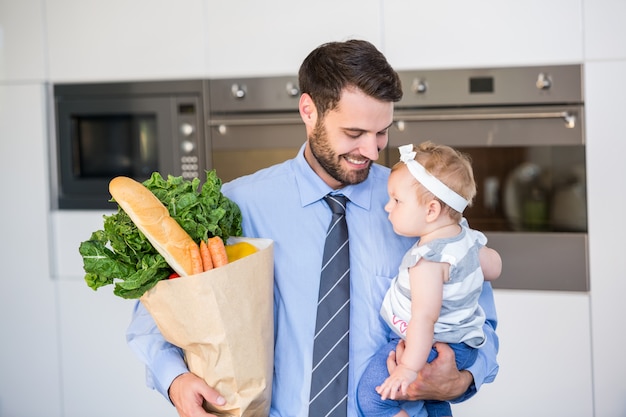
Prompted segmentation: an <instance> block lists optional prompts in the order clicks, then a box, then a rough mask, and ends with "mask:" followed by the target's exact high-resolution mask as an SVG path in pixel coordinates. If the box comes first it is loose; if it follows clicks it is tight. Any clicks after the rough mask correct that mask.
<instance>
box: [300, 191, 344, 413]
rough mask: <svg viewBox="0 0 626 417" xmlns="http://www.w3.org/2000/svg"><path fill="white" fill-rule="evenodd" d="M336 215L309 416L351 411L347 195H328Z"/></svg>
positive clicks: (324, 282) (321, 305)
mask: <svg viewBox="0 0 626 417" xmlns="http://www.w3.org/2000/svg"><path fill="white" fill-rule="evenodd" d="M324 200H326V203H327V204H328V206H329V207H330V209H331V211H332V213H333V216H332V220H331V222H330V226H329V227H328V232H327V234H326V243H325V245H324V256H323V261H322V273H321V279H320V291H319V301H318V304H317V320H316V324H315V342H314V345H313V374H312V380H311V400H310V402H309V417H325V416H329V417H330V416H332V417H341V416H346V414H347V403H348V341H349V335H350V334H349V325H350V252H349V246H348V225H347V223H346V216H345V210H346V204H347V202H348V199H347V198H346V197H345V196H343V195H330V194H329V195H327V196H326V197H324Z"/></svg>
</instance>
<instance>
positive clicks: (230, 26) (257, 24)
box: [207, 0, 380, 78]
mask: <svg viewBox="0 0 626 417" xmlns="http://www.w3.org/2000/svg"><path fill="white" fill-rule="evenodd" d="M208 2H209V7H208V12H207V16H208V26H207V28H208V42H209V45H208V51H209V65H210V71H209V75H210V76H211V77H215V78H218V77H230V76H256V75H292V74H296V73H297V72H298V68H299V67H300V64H301V62H302V61H303V60H304V58H305V57H306V56H307V55H308V53H309V52H310V51H311V50H313V49H314V48H316V47H317V46H319V45H320V44H322V43H324V42H329V41H342V40H346V39H349V38H361V39H366V40H368V41H370V42H372V43H374V44H376V45H377V46H380V41H379V39H380V1H379V0H343V1H336V0H319V1H316V2H314V3H301V2H293V1H291V0H271V1H258V2H254V1H247V0H233V1H228V2H225V1H219V0H208Z"/></svg>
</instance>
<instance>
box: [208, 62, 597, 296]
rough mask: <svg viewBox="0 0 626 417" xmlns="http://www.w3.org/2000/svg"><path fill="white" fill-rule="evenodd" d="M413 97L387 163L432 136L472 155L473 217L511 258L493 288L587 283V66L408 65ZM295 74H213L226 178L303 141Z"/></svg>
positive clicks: (405, 76) (217, 139)
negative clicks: (217, 76)
mask: <svg viewBox="0 0 626 417" xmlns="http://www.w3.org/2000/svg"><path fill="white" fill-rule="evenodd" d="M400 76H401V79H402V84H403V88H404V97H403V99H402V101H401V102H399V103H397V105H396V108H395V122H394V126H393V128H392V130H391V132H390V143H389V146H388V147H387V150H386V151H385V152H383V153H382V154H381V158H380V159H379V161H378V162H379V163H381V164H385V165H388V166H391V165H393V164H394V163H395V161H397V160H398V156H399V155H398V151H397V146H399V145H403V144H407V143H419V142H421V141H424V140H432V141H434V142H439V143H445V144H449V145H452V146H454V147H457V148H459V149H460V150H462V151H464V152H466V153H468V154H470V156H471V157H472V160H473V166H474V171H475V176H476V179H477V184H478V195H477V197H476V199H475V202H474V205H473V207H471V208H469V209H468V210H467V211H466V217H467V218H468V220H469V222H470V225H471V226H472V227H475V228H477V229H480V230H483V231H484V232H485V233H486V235H487V236H488V238H489V245H490V246H492V247H494V248H496V249H498V250H499V252H500V253H501V255H502V257H503V260H504V271H503V274H502V277H501V278H500V279H499V280H497V281H496V283H495V285H494V286H495V287H496V288H509V289H530V290H560V291H587V290H588V289H589V280H588V256H587V215H586V208H587V200H586V174H585V166H586V164H585V135H584V132H585V130H584V100H583V95H582V91H583V89H582V66H580V65H562V66H541V67H539V66H537V67H516V68H492V69H453V70H427V71H421V70H420V71H401V72H400ZM299 95H300V93H299V91H298V87H297V78H296V77H295V76H280V77H261V78H240V79H216V80H210V82H209V97H210V100H209V101H210V111H209V120H208V123H209V126H210V128H209V137H210V142H211V150H212V152H211V157H212V165H213V167H214V168H215V169H216V170H217V173H218V175H219V176H220V177H221V178H223V179H224V180H225V181H228V180H230V179H232V178H235V177H238V176H240V175H245V174H249V173H252V172H254V171H256V170H258V169H260V168H264V167H267V166H269V165H272V164H274V163H278V162H282V161H284V160H286V159H288V158H291V157H293V156H294V155H295V154H296V152H297V150H298V149H299V148H300V146H301V145H302V143H304V141H305V129H304V125H303V123H302V121H301V120H300V116H299V114H298V99H299Z"/></svg>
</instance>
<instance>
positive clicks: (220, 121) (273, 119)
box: [209, 116, 303, 129]
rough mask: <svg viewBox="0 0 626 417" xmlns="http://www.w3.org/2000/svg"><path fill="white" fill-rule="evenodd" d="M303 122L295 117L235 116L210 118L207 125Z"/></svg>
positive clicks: (294, 123)
mask: <svg viewBox="0 0 626 417" xmlns="http://www.w3.org/2000/svg"><path fill="white" fill-rule="evenodd" d="M297 124H303V122H302V119H301V118H300V117H299V116H297V117H263V118H258V119H256V118H248V119H246V118H237V119H212V120H209V126H211V127H217V128H218V129H219V128H220V126H224V127H226V126H267V125H297Z"/></svg>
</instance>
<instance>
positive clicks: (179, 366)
mask: <svg viewBox="0 0 626 417" xmlns="http://www.w3.org/2000/svg"><path fill="white" fill-rule="evenodd" d="M303 150H304V146H303V147H302V149H300V152H299V153H298V155H297V157H296V158H295V159H292V160H288V161H286V162H284V163H282V164H279V165H275V166H273V167H270V168H267V169H264V170H261V171H259V172H257V173H255V174H253V175H249V176H245V177H242V178H239V179H236V180H234V181H232V182H230V183H227V184H224V185H223V187H222V192H223V193H224V194H225V195H226V196H227V197H229V198H231V199H232V200H233V201H235V202H236V203H237V204H238V205H239V207H240V208H241V211H242V215H243V230H244V235H245V236H248V237H263V238H269V239H272V240H273V241H274V260H275V266H274V271H275V272H274V273H275V283H274V325H275V326H274V331H275V334H274V337H275V355H274V377H273V388H272V405H271V410H270V415H271V416H272V417H279V416H281V417H282V416H284V417H287V416H289V417H292V416H302V417H305V416H307V414H308V403H309V390H310V383H311V360H312V354H313V334H314V330H315V316H316V311H317V297H318V287H319V281H320V266H321V263H322V251H323V247H324V240H325V237H326V230H327V228H328V224H329V222H330V218H331V212H330V209H329V208H328V206H327V205H326V203H325V202H324V201H323V197H324V196H325V195H326V194H328V193H329V192H332V191H333V190H332V189H331V188H330V187H328V185H326V184H325V183H324V182H323V181H322V180H321V179H320V178H319V177H318V176H317V175H316V174H315V173H314V172H313V170H312V169H311V168H310V167H309V165H308V163H307V162H306V160H305V159H304V154H303ZM388 176H389V169H388V168H385V167H382V166H380V165H373V166H372V168H371V170H370V174H369V176H368V178H367V180H365V181H364V182H363V183H361V184H357V185H350V186H347V187H345V188H343V189H341V190H340V192H341V193H342V194H344V195H345V196H346V197H348V198H349V199H350V202H349V203H348V207H347V212H346V218H347V221H348V233H349V236H350V279H351V288H350V294H351V296H350V297H351V299H350V329H351V330H350V366H349V370H350V376H349V388H348V390H349V395H348V415H349V416H357V415H358V412H357V410H356V408H355V393H356V386H357V383H358V381H359V378H360V376H361V374H362V373H363V371H364V369H365V366H366V365H367V362H368V360H369V359H370V358H371V357H372V356H373V355H374V353H375V352H376V351H377V350H378V349H379V348H380V347H381V346H383V345H384V344H385V343H386V342H387V340H388V338H389V336H390V330H389V328H388V327H387V325H386V324H385V323H384V322H383V320H382V319H381V317H380V314H379V311H380V306H381V303H382V299H383V297H384V295H385V292H386V290H387V287H388V286H389V284H390V282H391V279H392V278H393V277H394V276H395V275H396V274H397V272H398V265H399V264H400V261H401V259H402V256H403V255H404V253H405V252H406V251H407V250H408V248H409V247H410V246H411V245H412V244H413V243H414V241H415V239H407V238H403V237H400V236H398V235H396V234H395V233H394V231H393V228H392V226H391V223H390V222H389V221H388V220H387V213H386V212H385V211H384V205H385V203H386V202H387V199H388V196H387V178H388ZM481 305H482V307H483V309H484V310H485V312H486V315H487V320H488V322H487V324H486V325H485V332H486V334H487V343H486V345H485V347H483V348H481V351H480V352H481V353H480V354H479V358H478V360H477V361H476V363H475V364H474V365H473V366H472V367H471V368H470V369H469V370H470V371H471V372H472V374H473V376H474V381H475V384H474V386H473V387H471V389H470V390H469V391H468V392H467V393H466V394H465V396H464V398H461V399H460V400H462V399H465V398H467V397H469V396H471V395H473V394H474V393H475V390H476V389H477V388H478V387H480V385H481V384H482V383H484V382H491V381H492V380H493V379H494V378H495V375H496V374H497V371H498V365H497V363H496V353H497V349H498V339H497V336H496V335H495V332H494V328H495V325H496V314H495V306H494V302H493V294H492V291H491V287H490V285H489V284H486V285H485V290H484V291H483V295H482V297H481ZM210 319H211V318H207V320H210ZM127 340H128V343H129V345H130V347H131V348H132V349H133V351H135V353H136V354H137V355H138V356H139V357H140V359H141V360H142V361H143V362H144V363H145V364H146V368H147V384H148V386H149V387H151V388H153V389H157V390H158V391H160V392H161V393H162V394H163V395H164V396H165V397H166V398H168V394H167V390H168V388H169V385H170V384H171V382H172V380H173V379H174V378H175V377H176V376H178V375H179V374H181V373H183V372H186V371H187V367H186V366H185V363H184V361H183V358H182V353H181V351H180V350H179V349H178V348H176V347H175V346H173V345H171V344H169V343H167V342H166V341H165V340H163V337H162V336H161V334H160V333H159V331H158V329H157V328H156V326H155V324H154V321H153V320H152V318H151V317H150V315H149V314H148V313H147V312H146V311H145V309H144V308H143V307H142V305H141V303H138V304H137V306H136V308H135V311H134V314H133V320H132V322H131V324H130V326H129V328H128V332H127ZM381 382H382V381H381ZM409 412H410V414H411V415H416V416H417V415H419V416H425V415H426V412H425V411H424V410H423V408H422V405H421V402H416V403H415V406H414V407H410V410H409Z"/></svg>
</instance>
